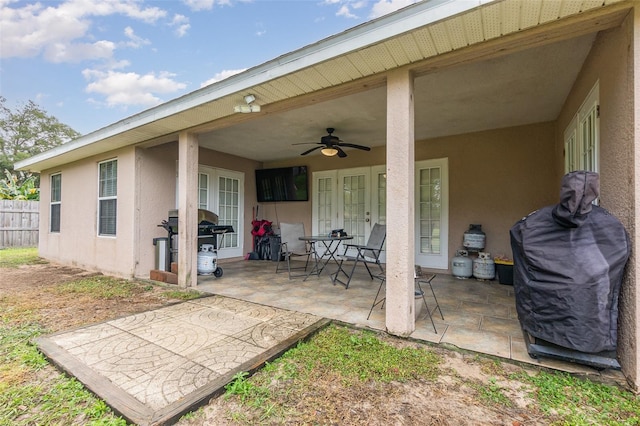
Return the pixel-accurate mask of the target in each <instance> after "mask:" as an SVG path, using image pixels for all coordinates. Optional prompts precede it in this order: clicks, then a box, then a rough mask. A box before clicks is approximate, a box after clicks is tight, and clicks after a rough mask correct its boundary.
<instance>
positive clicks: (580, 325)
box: [510, 171, 630, 368]
mask: <svg viewBox="0 0 640 426" xmlns="http://www.w3.org/2000/svg"><path fill="white" fill-rule="evenodd" d="M599 187H600V182H599V176H598V174H597V173H593V172H586V171H577V172H572V173H569V174H567V175H565V176H564V177H563V179H562V187H561V193H560V203H559V204H557V205H553V206H548V207H544V208H542V209H540V210H537V211H535V212H533V213H531V214H530V215H528V216H527V217H525V218H523V219H522V220H520V221H519V222H517V223H516V224H515V225H514V226H513V227H512V228H511V231H510V236H511V247H512V249H513V257H514V290H515V296H516V309H517V312H518V319H519V320H520V324H521V326H522V330H523V334H524V337H525V342H526V343H527V349H528V352H529V355H530V356H532V357H534V358H535V357H537V355H542V356H549V357H553V358H560V359H565V360H569V361H574V362H578V363H582V364H586V365H591V366H595V367H602V368H607V367H615V368H619V364H618V363H617V361H616V359H615V358H616V355H615V350H616V344H617V321H618V295H619V292H620V286H621V284H622V277H623V273H624V267H625V265H626V263H627V259H628V258H629V254H630V245H629V238H628V235H627V232H626V231H625V229H624V227H623V226H622V224H621V223H620V221H618V220H617V219H616V218H615V217H613V216H612V215H611V214H610V213H609V212H608V211H606V210H605V209H603V208H601V207H599V206H596V205H593V201H594V200H595V199H596V198H597V197H598V195H599Z"/></svg>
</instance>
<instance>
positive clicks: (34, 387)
mask: <svg viewBox="0 0 640 426" xmlns="http://www.w3.org/2000/svg"><path fill="white" fill-rule="evenodd" d="M44 332H45V330H43V329H41V328H40V327H39V326H38V325H37V324H28V325H23V326H19V327H17V326H11V325H9V324H6V323H4V324H2V325H0V360H1V361H2V362H1V364H0V425H1V426H9V425H12V426H13V425H66V424H86V425H118V426H119V425H122V426H124V425H126V424H127V423H126V422H125V421H124V420H123V419H122V418H119V417H117V416H115V415H114V414H113V413H112V412H111V411H110V409H109V408H108V407H107V405H106V404H105V403H104V402H103V401H101V400H100V399H97V398H96V397H95V396H93V394H91V393H90V392H89V391H87V390H86V389H85V388H84V387H83V386H82V384H81V383H80V382H78V381H77V380H75V379H72V378H69V377H67V376H64V375H61V374H58V373H57V372H56V371H55V370H53V368H51V367H48V362H47V360H46V359H45V358H44V356H43V355H42V354H41V353H40V352H39V351H38V350H37V349H36V347H35V346H34V345H33V344H32V343H31V342H32V340H33V339H34V338H36V337H38V336H39V335H41V334H43V333H44ZM47 368H48V370H47Z"/></svg>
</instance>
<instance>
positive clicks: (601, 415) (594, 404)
mask: <svg viewBox="0 0 640 426" xmlns="http://www.w3.org/2000/svg"><path fill="white" fill-rule="evenodd" d="M513 378H514V379H518V380H522V381H523V382H525V383H528V384H529V385H530V386H531V391H530V392H531V396H532V397H533V398H534V399H535V400H536V401H537V402H538V404H539V405H540V409H541V410H542V411H543V412H545V413H553V414H556V415H558V416H559V417H560V418H561V419H562V420H561V421H559V422H556V423H555V424H557V425H608V426H620V425H640V399H639V398H638V396H636V395H633V394H632V393H630V392H627V391H624V390H622V389H619V388H617V387H615V386H608V385H605V384H601V383H594V382H592V381H590V380H588V379H581V378H577V377H574V376H572V375H570V374H567V373H562V372H554V373H546V372H540V373H539V374H537V375H528V374H526V373H522V374H518V375H515V376H514V377H513Z"/></svg>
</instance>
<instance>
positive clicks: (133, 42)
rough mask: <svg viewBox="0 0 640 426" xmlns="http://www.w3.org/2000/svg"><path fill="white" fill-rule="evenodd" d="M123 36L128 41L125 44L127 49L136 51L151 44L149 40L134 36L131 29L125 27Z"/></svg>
mask: <svg viewBox="0 0 640 426" xmlns="http://www.w3.org/2000/svg"><path fill="white" fill-rule="evenodd" d="M124 35H125V37H127V38H128V39H129V41H127V42H126V43H125V45H126V46H127V47H131V48H133V49H138V48H139V47H141V46H143V45H147V44H151V42H150V41H149V40H147V39H145V38H142V37H140V36H138V35H136V34H135V33H134V31H133V28H131V27H126V28H125V29H124Z"/></svg>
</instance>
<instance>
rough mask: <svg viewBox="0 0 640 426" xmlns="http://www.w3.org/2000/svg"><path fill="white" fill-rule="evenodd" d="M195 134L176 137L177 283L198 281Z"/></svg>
mask: <svg viewBox="0 0 640 426" xmlns="http://www.w3.org/2000/svg"><path fill="white" fill-rule="evenodd" d="M197 252H198V137H197V136H196V135H194V134H192V133H188V132H181V133H180V135H179V137H178V285H179V286H180V287H195V286H196V285H197V284H198V264H197V258H198V253H197Z"/></svg>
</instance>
